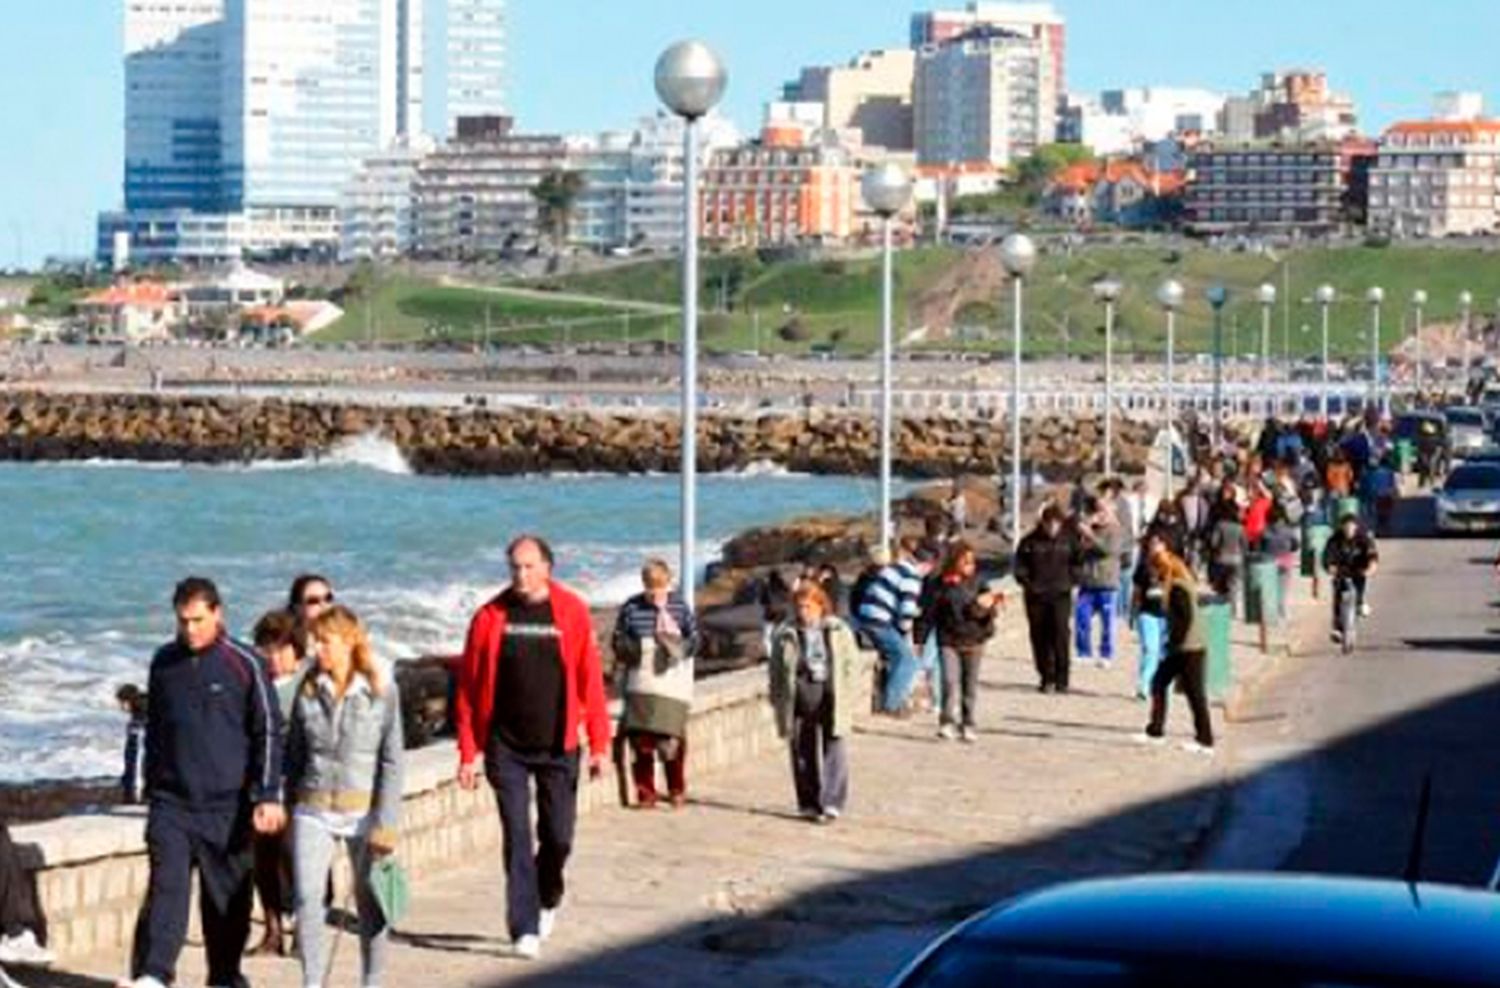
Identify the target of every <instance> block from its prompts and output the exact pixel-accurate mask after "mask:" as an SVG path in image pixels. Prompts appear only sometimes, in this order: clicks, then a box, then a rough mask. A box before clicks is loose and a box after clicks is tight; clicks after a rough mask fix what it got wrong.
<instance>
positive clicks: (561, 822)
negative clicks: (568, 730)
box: [484, 738, 578, 940]
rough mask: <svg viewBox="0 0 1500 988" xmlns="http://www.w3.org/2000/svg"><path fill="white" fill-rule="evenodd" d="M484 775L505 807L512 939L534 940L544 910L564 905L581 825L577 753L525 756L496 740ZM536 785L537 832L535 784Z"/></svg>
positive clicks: (503, 823)
mask: <svg viewBox="0 0 1500 988" xmlns="http://www.w3.org/2000/svg"><path fill="white" fill-rule="evenodd" d="M484 774H485V778H487V779H488V780H489V783H490V785H491V786H492V787H493V788H494V790H495V801H496V802H497V803H498V804H499V806H500V826H501V828H502V830H503V831H504V835H505V904H506V922H507V924H508V925H509V927H510V937H511V939H512V940H518V939H520V938H521V937H523V936H527V935H535V934H536V933H537V930H538V927H539V925H540V923H541V911H542V910H543V909H555V908H557V906H558V905H560V904H561V903H562V900H563V893H564V892H565V891H566V885H565V883H564V881H563V868H564V866H566V865H567V863H568V856H569V855H570V854H572V853H573V832H574V829H575V828H576V826H577V823H578V752H576V751H574V752H572V753H570V754H563V755H559V754H554V753H552V752H522V751H516V750H515V749H513V748H511V747H509V746H508V745H506V744H505V742H503V741H501V740H500V739H499V738H491V739H490V743H489V745H488V746H487V748H486V750H485V753H484ZM533 780H534V781H535V782H536V831H535V835H534V836H533V832H532V827H531V785H532V782H533Z"/></svg>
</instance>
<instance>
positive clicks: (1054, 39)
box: [911, 0, 1068, 93]
mask: <svg viewBox="0 0 1500 988" xmlns="http://www.w3.org/2000/svg"><path fill="white" fill-rule="evenodd" d="M985 27H989V28H996V29H998V30H1001V31H1009V32H1010V33H1011V34H1018V35H1020V36H1022V37H1024V38H1031V39H1032V40H1033V41H1039V42H1041V43H1042V44H1044V45H1046V47H1047V51H1048V52H1049V53H1050V54H1051V58H1052V78H1053V79H1054V80H1056V83H1057V91H1058V92H1060V93H1061V92H1066V91H1067V88H1068V76H1067V71H1066V69H1067V63H1068V22H1067V21H1066V20H1065V19H1064V18H1063V16H1062V14H1060V13H1058V11H1057V8H1055V7H1053V6H1052V4H1050V3H990V2H986V0H970V3H969V5H968V7H967V8H966V9H964V10H934V11H928V12H924V13H919V14H913V15H912V19H911V46H912V47H913V48H922V47H924V46H926V45H935V44H942V43H943V42H945V41H952V40H953V39H955V38H957V37H959V36H960V35H964V34H967V33H969V32H970V31H972V30H974V29H975V28H985Z"/></svg>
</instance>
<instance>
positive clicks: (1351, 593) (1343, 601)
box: [1333, 573, 1359, 655]
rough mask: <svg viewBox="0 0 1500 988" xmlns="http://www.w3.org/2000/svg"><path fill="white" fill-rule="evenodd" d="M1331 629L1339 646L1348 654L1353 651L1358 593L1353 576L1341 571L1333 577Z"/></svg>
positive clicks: (1356, 624)
mask: <svg viewBox="0 0 1500 988" xmlns="http://www.w3.org/2000/svg"><path fill="white" fill-rule="evenodd" d="M1333 600H1334V605H1333V630H1334V634H1336V635H1337V636H1338V639H1339V648H1340V650H1341V651H1342V652H1343V653H1344V654H1345V655H1349V654H1351V653H1352V652H1353V651H1354V641H1355V637H1356V630H1355V629H1356V628H1357V626H1358V624H1359V593H1358V591H1356V590H1355V587H1354V578H1353V577H1352V576H1345V575H1343V574H1342V573H1340V574H1336V575H1335V576H1334V578H1333Z"/></svg>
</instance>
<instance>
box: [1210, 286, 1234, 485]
mask: <svg viewBox="0 0 1500 988" xmlns="http://www.w3.org/2000/svg"><path fill="white" fill-rule="evenodd" d="M1205 298H1207V299H1208V304H1209V306H1211V307H1212V308H1213V310H1214V397H1213V413H1214V421H1213V426H1212V428H1211V429H1210V435H1212V436H1213V442H1214V455H1216V456H1217V455H1218V450H1219V440H1220V439H1221V438H1222V437H1223V428H1224V424H1223V420H1222V416H1223V414H1224V306H1225V305H1226V304H1228V302H1229V289H1227V288H1225V287H1224V286H1223V285H1212V286H1210V287H1209V289H1208V293H1207V295H1206V296H1205Z"/></svg>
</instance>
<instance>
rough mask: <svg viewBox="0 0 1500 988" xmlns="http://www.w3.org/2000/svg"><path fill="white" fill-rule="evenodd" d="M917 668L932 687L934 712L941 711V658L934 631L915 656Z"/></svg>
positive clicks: (929, 633)
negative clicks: (925, 676) (924, 674)
mask: <svg viewBox="0 0 1500 988" xmlns="http://www.w3.org/2000/svg"><path fill="white" fill-rule="evenodd" d="M917 668H918V669H919V670H921V671H922V672H923V673H926V675H927V681H928V683H930V684H931V685H932V706H933V709H934V710H942V709H943V657H942V653H941V651H940V650H939V649H938V637H937V632H936V631H931V632H928V634H927V640H926V641H924V642H923V643H922V651H921V653H920V654H918V656H917Z"/></svg>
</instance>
